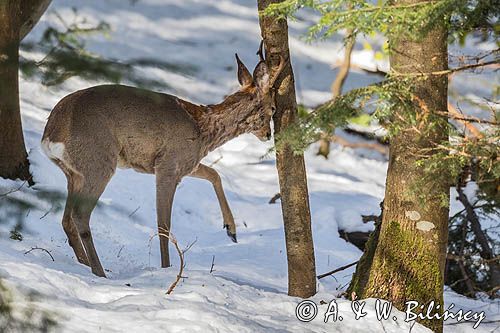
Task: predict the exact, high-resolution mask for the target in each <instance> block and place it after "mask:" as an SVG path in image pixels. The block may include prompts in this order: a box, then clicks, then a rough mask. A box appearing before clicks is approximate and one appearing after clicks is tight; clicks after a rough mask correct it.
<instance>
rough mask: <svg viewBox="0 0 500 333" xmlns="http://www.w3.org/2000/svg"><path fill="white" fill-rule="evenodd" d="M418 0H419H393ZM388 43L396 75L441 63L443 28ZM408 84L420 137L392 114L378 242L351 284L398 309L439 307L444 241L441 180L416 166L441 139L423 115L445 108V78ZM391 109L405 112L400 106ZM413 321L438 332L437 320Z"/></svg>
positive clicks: (440, 124)
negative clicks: (412, 304) (364, 272)
mask: <svg viewBox="0 0 500 333" xmlns="http://www.w3.org/2000/svg"><path fill="white" fill-rule="evenodd" d="M418 1H425V0H401V1H397V3H401V4H404V3H415V2H418ZM391 47H392V53H391V59H390V60H391V66H392V70H394V71H397V72H398V73H410V72H432V71H439V70H444V69H446V68H447V63H448V54H447V33H446V30H445V29H444V28H442V27H439V26H437V27H435V28H434V29H433V30H431V31H430V32H428V34H427V35H426V36H425V37H424V38H423V39H421V40H419V41H413V40H410V39H406V38H403V39H402V40H399V41H398V42H397V43H395V45H391ZM415 88H416V91H417V92H416V100H417V101H418V103H417V102H415V105H414V110H413V111H412V113H414V114H416V115H417V116H418V117H417V119H419V121H420V125H421V129H422V131H421V133H423V134H419V133H418V132H417V131H415V130H413V129H412V125H409V124H408V123H407V122H404V121H402V120H400V118H399V117H394V121H396V122H398V125H400V126H401V130H400V131H399V132H398V134H396V135H395V136H394V138H393V139H391V146H390V157H389V168H388V172H387V182H386V191H385V199H384V210H383V212H384V213H383V218H382V224H381V226H380V235H379V240H378V244H375V245H372V246H373V247H374V248H375V249H374V255H373V261H372V262H371V265H370V266H371V269H370V272H369V274H368V278H367V281H366V285H364V286H363V284H358V285H353V286H351V287H352V289H353V291H355V292H356V293H357V294H358V295H359V296H360V297H362V298H367V297H378V298H383V299H388V300H390V301H392V302H393V304H394V305H395V306H396V307H397V308H398V309H401V310H403V309H405V307H406V306H405V302H406V301H409V300H415V301H418V302H419V303H420V304H421V305H427V304H429V302H430V301H434V302H435V303H437V304H440V306H441V307H443V282H444V268H445V260H446V246H447V240H448V213H449V207H448V206H449V189H450V183H449V179H448V178H449V177H448V176H447V175H446V174H445V173H442V174H436V175H433V177H429V176H428V175H427V176H426V177H424V171H423V170H422V168H420V167H418V166H417V163H416V161H417V160H418V159H419V157H418V156H417V155H418V154H421V152H422V149H427V148H431V147H433V145H434V144H435V143H440V142H443V141H446V140H448V131H447V120H446V119H441V118H440V117H438V116H434V115H432V114H431V113H430V112H429V110H433V111H444V110H446V109H447V78H446V76H444V75H443V76H432V77H429V78H427V79H425V80H422V81H419V82H416V83H415ZM426 109H427V110H426ZM394 112H395V113H396V114H400V115H405V114H404V111H403V110H399V109H398V110H394ZM406 116H408V115H407V114H406ZM433 153H434V152H432V151H431V152H430V153H429V154H433ZM364 256H365V257H366V256H367V254H365V255H364ZM355 281H356V279H353V282H355ZM441 310H442V309H440V310H438V312H440V311H441ZM416 311H418V310H416ZM421 323H422V324H423V325H425V326H427V327H429V328H431V329H432V330H434V331H436V332H442V329H443V322H442V321H441V320H422V321H421Z"/></svg>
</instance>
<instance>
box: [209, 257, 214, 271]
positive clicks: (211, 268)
mask: <svg viewBox="0 0 500 333" xmlns="http://www.w3.org/2000/svg"><path fill="white" fill-rule="evenodd" d="M214 265H215V255H213V256H212V266H210V274H212V272H213V271H214Z"/></svg>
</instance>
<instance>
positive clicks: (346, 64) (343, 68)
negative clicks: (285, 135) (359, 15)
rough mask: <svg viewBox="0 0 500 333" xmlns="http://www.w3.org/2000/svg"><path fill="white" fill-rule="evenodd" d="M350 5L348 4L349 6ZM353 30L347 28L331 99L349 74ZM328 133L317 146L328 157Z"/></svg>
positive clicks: (337, 94) (354, 41)
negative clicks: (345, 40)
mask: <svg viewBox="0 0 500 333" xmlns="http://www.w3.org/2000/svg"><path fill="white" fill-rule="evenodd" d="M350 7H351V6H349V8H350ZM353 32H354V31H353V30H352V29H349V30H347V34H346V35H347V36H348V37H349V39H348V40H347V43H346V45H345V53H344V61H343V62H342V65H340V67H339V72H338V74H337V76H336V77H335V81H333V83H332V87H331V90H332V99H335V98H337V97H338V96H340V95H342V87H343V86H344V82H345V80H346V79H347V76H348V75H349V69H350V68H351V55H352V50H353V48H354V44H355V43H356V39H355V38H354V37H353V36H352V34H353ZM330 136H331V135H330V133H324V134H323V138H321V140H320V142H319V148H318V154H317V155H321V156H323V157H324V158H328V155H329V154H330V141H331V138H330Z"/></svg>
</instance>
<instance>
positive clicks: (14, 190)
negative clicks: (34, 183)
mask: <svg viewBox="0 0 500 333" xmlns="http://www.w3.org/2000/svg"><path fill="white" fill-rule="evenodd" d="M27 182H28V181H27V180H25V181H24V182H23V183H22V184H21V185H19V187H16V188H13V189H10V190H8V191H7V192H5V193H0V197H6V196H8V195H9V194H11V193H14V192H17V191H20V190H21V189H22V188H23V187H24V185H26V183H27Z"/></svg>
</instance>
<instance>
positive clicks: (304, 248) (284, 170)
mask: <svg viewBox="0 0 500 333" xmlns="http://www.w3.org/2000/svg"><path fill="white" fill-rule="evenodd" d="M276 2H280V0H258V2H257V3H258V9H259V11H262V10H264V9H265V8H266V7H267V6H268V5H269V4H271V3H276ZM259 21H260V28H261V33H262V38H263V39H264V45H265V49H266V59H267V62H268V65H269V67H270V68H271V72H272V73H274V72H275V71H276V69H277V68H278V64H279V61H280V55H281V56H283V57H284V59H286V60H287V65H286V67H285V69H284V70H283V72H282V74H281V76H280V78H279V79H278V80H277V82H276V84H275V88H276V89H275V91H276V95H275V99H276V112H275V115H274V117H273V121H274V133H275V134H278V133H279V132H280V131H281V130H282V129H284V128H286V127H287V126H289V125H290V124H292V123H293V122H294V121H295V118H296V116H297V101H296V96H295V82H294V77H293V71H292V66H291V63H290V52H289V48H288V25H287V22H286V20H284V19H276V18H275V17H268V16H267V17H266V16H260V17H259ZM276 167H277V169H278V176H279V183H280V193H281V209H282V212H283V223H284V227H285V240H286V250H287V258H288V294H289V295H290V296H298V297H303V298H306V297H310V296H312V295H314V294H315V293H316V267H315V259H314V247H313V239H312V231H311V214H310V209H309V195H308V190H307V178H306V170H305V163H304V157H303V156H302V155H295V154H294V153H293V151H292V149H291V148H290V147H289V146H285V147H284V148H283V149H278V151H277V152H276Z"/></svg>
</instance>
